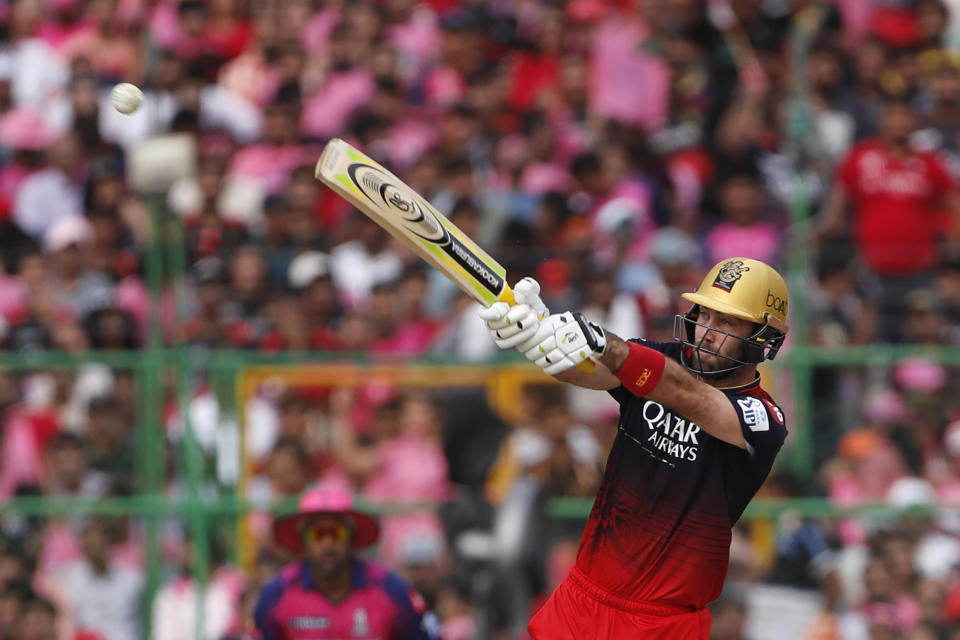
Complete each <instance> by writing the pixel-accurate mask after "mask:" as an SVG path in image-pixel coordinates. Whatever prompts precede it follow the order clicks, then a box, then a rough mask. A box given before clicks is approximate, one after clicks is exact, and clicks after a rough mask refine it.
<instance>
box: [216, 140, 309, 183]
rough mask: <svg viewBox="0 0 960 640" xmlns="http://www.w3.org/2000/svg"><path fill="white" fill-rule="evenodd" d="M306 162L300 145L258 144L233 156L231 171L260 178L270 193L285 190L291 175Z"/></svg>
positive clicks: (235, 173) (238, 174)
mask: <svg viewBox="0 0 960 640" xmlns="http://www.w3.org/2000/svg"><path fill="white" fill-rule="evenodd" d="M304 162H306V154H305V153H304V150H303V148H302V147H300V146H290V147H275V146H272V145H268V144H257V145H252V146H249V147H245V148H243V149H241V150H240V151H238V152H237V153H236V154H235V155H234V156H233V161H232V162H231V163H230V171H229V173H231V174H233V175H235V176H244V177H247V178H254V179H256V180H259V181H260V182H261V183H262V185H263V187H264V189H265V190H266V191H267V192H268V193H276V192H279V191H282V190H283V188H284V187H285V186H286V185H287V182H288V181H289V180H290V175H291V174H292V173H293V171H294V170H295V169H296V168H297V167H299V166H300V165H302V164H304Z"/></svg>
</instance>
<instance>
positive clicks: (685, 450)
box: [480, 258, 788, 640]
mask: <svg viewBox="0 0 960 640" xmlns="http://www.w3.org/2000/svg"><path fill="white" fill-rule="evenodd" d="M539 291H540V287H539V284H537V283H536V281H534V280H531V279H525V280H522V281H520V282H519V283H518V284H517V286H516V287H515V296H516V300H517V304H515V305H513V306H509V305H507V304H506V303H503V302H498V303H495V304H494V305H492V306H491V307H489V308H487V309H484V310H483V311H481V312H480V316H481V318H482V319H483V320H484V321H486V323H487V328H488V329H489V330H490V333H491V335H492V337H493V339H494V340H495V341H496V342H497V345H498V346H499V347H501V348H504V349H508V348H517V349H519V350H520V351H521V352H522V353H524V354H525V355H526V357H527V358H528V359H529V360H531V361H532V362H534V363H536V364H537V366H539V367H541V368H542V369H543V370H544V371H545V372H546V373H548V374H550V375H552V376H554V377H555V378H556V379H557V380H560V381H562V382H567V383H570V384H574V385H577V386H580V387H586V388H588V389H601V390H606V391H607V392H608V393H610V394H611V395H612V396H613V397H614V398H615V399H616V400H617V401H618V402H619V403H620V421H619V426H618V433H617V437H616V439H615V441H614V444H613V448H612V449H611V451H610V457H609V459H608V462H607V467H606V472H605V474H604V478H603V482H602V484H601V486H600V489H599V491H598V493H597V498H596V501H595V503H594V506H593V510H592V511H591V513H590V517H589V520H588V521H587V524H586V528H585V529H584V532H583V537H582V538H581V541H580V548H579V551H578V553H577V561H576V564H575V566H574V567H573V569H572V570H571V571H570V573H569V574H568V575H567V577H566V579H565V580H564V581H563V582H562V583H561V584H560V586H559V587H557V590H556V591H555V592H554V593H553V595H552V596H551V597H550V599H549V600H548V601H547V603H546V604H545V605H544V606H543V607H542V608H541V609H540V611H539V612H537V614H536V615H534V617H533V619H531V620H530V624H529V627H528V628H529V631H530V634H531V635H532V636H533V637H534V638H535V639H536V640H600V639H603V640H621V639H622V640H627V639H634V638H643V639H644V640H654V639H663V640H707V639H708V638H709V635H710V612H709V610H708V609H707V608H706V607H707V604H708V603H709V602H711V601H713V600H715V599H716V598H717V597H718V596H719V595H720V591H721V589H722V587H723V581H724V578H725V577H726V573H727V565H728V557H729V553H730V539H731V528H732V526H733V524H734V523H735V522H736V521H737V519H738V518H739V517H740V515H741V514H742V513H743V510H744V509H745V508H746V506H747V503H748V502H749V501H750V499H751V498H752V497H753V496H754V494H756V492H757V490H758V489H759V488H760V486H761V485H762V484H763V482H764V480H765V479H766V477H767V474H769V473H770V468H771V467H772V466H773V461H774V458H775V457H776V455H777V452H778V451H779V450H780V447H781V445H782V444H783V441H784V438H785V437H786V434H787V429H786V425H785V420H784V416H783V412H782V411H781V410H780V407H778V406H777V405H776V403H775V402H774V401H773V399H772V398H771V397H770V396H769V394H767V392H766V391H764V390H763V388H762V387H761V386H760V376H759V374H758V373H757V364H759V363H760V362H762V361H764V360H772V359H773V358H774V357H775V356H776V355H777V352H778V351H779V349H780V347H781V345H782V344H783V340H784V338H785V336H786V334H787V323H786V320H787V305H788V292H787V286H786V283H785V282H784V280H783V278H782V277H781V276H780V274H779V273H777V272H776V271H775V270H774V269H773V268H771V267H770V266H769V265H767V264H764V263H763V262H760V261H758V260H751V259H748V258H730V259H728V260H724V261H722V262H720V263H719V264H717V265H715V266H714V267H713V268H712V269H710V271H709V272H708V273H707V275H706V277H705V278H704V279H703V282H702V283H701V284H700V287H699V288H698V289H697V290H696V291H695V292H693V293H685V294H683V298H684V299H686V300H687V301H689V302H691V303H692V306H691V308H690V310H689V311H687V312H686V313H685V314H683V315H678V316H677V317H676V318H675V321H674V342H672V343H657V342H649V341H646V340H644V339H642V338H640V339H631V340H623V339H622V338H620V337H618V336H616V335H614V334H612V333H610V332H609V331H605V330H604V329H603V328H602V327H600V326H598V325H596V324H595V323H593V322H590V320H589V319H587V318H585V317H583V315H582V314H580V313H578V312H569V311H568V312H564V313H559V314H553V315H549V314H548V312H547V310H546V308H545V307H544V305H543V302H542V301H541V300H540V297H539ZM541 318H542V319H541ZM587 358H592V359H593V360H594V361H596V362H597V366H596V368H595V369H594V370H593V371H591V372H589V373H587V372H585V371H583V370H581V369H578V368H577V367H576V365H578V364H580V363H581V362H583V361H584V360H586V359H587Z"/></svg>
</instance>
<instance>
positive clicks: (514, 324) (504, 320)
mask: <svg viewBox="0 0 960 640" xmlns="http://www.w3.org/2000/svg"><path fill="white" fill-rule="evenodd" d="M496 304H498V305H500V304H506V303H503V302H498V303H496ZM501 312H502V309H498V310H497V312H491V313H489V314H487V315H488V316H490V317H493V318H495V319H493V320H487V329H488V330H489V331H490V337H491V338H493V341H494V342H496V343H497V346H498V347H500V348H501V349H511V348H513V347H515V346H516V345H518V344H520V343H521V342H525V341H527V340H529V339H530V337H531V336H533V335H535V334H536V332H537V328H538V326H539V324H540V319H539V318H538V317H537V314H536V312H535V311H534V310H533V309H531V308H530V306H529V305H525V304H518V305H514V306H512V307H509V309H508V311H507V313H506V314H505V315H502V314H501Z"/></svg>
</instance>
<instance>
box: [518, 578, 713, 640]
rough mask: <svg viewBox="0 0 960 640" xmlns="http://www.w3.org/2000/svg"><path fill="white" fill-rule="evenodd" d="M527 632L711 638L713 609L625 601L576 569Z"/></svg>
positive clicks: (576, 638) (592, 637)
mask: <svg viewBox="0 0 960 640" xmlns="http://www.w3.org/2000/svg"><path fill="white" fill-rule="evenodd" d="M527 630H528V631H529V632H530V635H531V636H533V638H534V640H639V639H642V640H708V639H709V637H710V611H709V610H708V609H706V608H704V609H688V608H682V607H672V606H660V605H655V604H648V603H644V602H636V601H633V600H628V599H626V598H621V597H619V596H616V595H614V594H612V593H609V592H607V591H605V590H603V589H601V588H600V587H598V586H597V585H595V584H593V583H591V582H590V581H589V580H587V578H586V577H585V576H584V575H583V574H582V573H581V572H580V571H579V570H578V569H577V568H576V567H574V568H573V569H572V570H571V571H570V574H569V575H567V577H566V579H565V580H564V581H563V582H561V583H560V586H559V587H557V590H556V591H554V592H553V595H552V596H550V599H549V600H547V603H546V604H545V605H543V607H542V608H541V609H540V610H539V611H538V612H537V613H536V615H534V616H533V618H531V620H530V624H529V625H528V626H527Z"/></svg>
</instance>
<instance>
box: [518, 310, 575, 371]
mask: <svg viewBox="0 0 960 640" xmlns="http://www.w3.org/2000/svg"><path fill="white" fill-rule="evenodd" d="M568 321H569V316H562V315H553V316H547V317H546V318H544V319H543V320H541V321H540V326H539V327H538V328H537V332H536V333H535V334H533V335H532V336H530V338H529V339H528V340H527V341H526V342H523V343H522V344H518V345H517V350H518V351H521V352H522V353H523V354H524V355H525V356H526V357H527V360H530V361H531V362H536V361H537V359H539V358H540V357H542V356H543V354H544V353H545V352H546V351H549V350H552V349H554V348H556V346H555V345H556V338H555V337H554V334H555V333H556V331H557V329H559V328H560V327H561V326H563V325H564V324H566V323H567V322H568ZM547 340H551V341H553V342H550V343H549V344H550V345H551V346H549V347H548V346H547V343H546V341H547ZM545 350H546V351H545Z"/></svg>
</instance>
